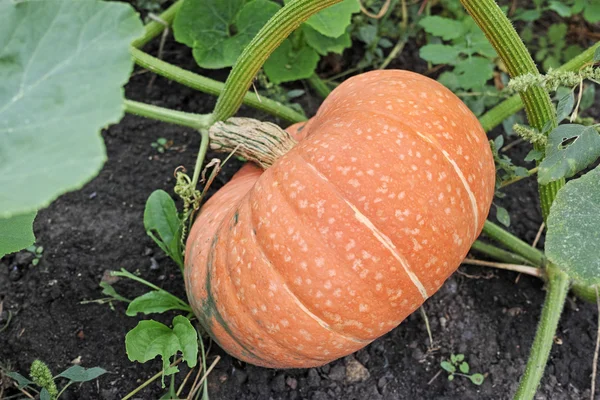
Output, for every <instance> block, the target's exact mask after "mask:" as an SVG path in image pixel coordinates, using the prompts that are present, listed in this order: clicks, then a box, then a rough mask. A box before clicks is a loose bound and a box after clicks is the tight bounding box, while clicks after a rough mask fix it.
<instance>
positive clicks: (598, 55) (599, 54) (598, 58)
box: [594, 47, 600, 62]
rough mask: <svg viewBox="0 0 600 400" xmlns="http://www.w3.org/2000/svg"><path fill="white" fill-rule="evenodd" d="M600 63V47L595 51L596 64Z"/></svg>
mask: <svg viewBox="0 0 600 400" xmlns="http://www.w3.org/2000/svg"><path fill="white" fill-rule="evenodd" d="M598 61H600V47H596V50H594V62H598Z"/></svg>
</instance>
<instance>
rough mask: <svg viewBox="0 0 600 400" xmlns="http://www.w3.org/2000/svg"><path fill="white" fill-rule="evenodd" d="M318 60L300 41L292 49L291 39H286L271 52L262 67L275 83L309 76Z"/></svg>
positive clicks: (314, 53)
mask: <svg viewBox="0 0 600 400" xmlns="http://www.w3.org/2000/svg"><path fill="white" fill-rule="evenodd" d="M318 62H319V55H318V54H317V52H316V51H315V50H313V49H312V48H311V47H308V46H306V45H305V43H304V42H302V47H301V48H300V49H298V50H294V49H293V47H292V41H291V40H290V39H286V40H284V41H283V43H282V44H281V46H279V47H278V48H277V49H275V51H274V52H273V53H272V54H271V56H270V57H269V59H268V60H267V61H266V62H265V64H264V66H263V68H264V70H265V74H267V76H268V77H269V79H270V80H271V82H273V83H275V84H279V83H283V82H291V81H296V80H298V79H306V78H309V77H310V76H311V75H312V74H313V72H314V71H315V69H316V68H317V63H318Z"/></svg>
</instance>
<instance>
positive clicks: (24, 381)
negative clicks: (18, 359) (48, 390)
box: [3, 371, 33, 389]
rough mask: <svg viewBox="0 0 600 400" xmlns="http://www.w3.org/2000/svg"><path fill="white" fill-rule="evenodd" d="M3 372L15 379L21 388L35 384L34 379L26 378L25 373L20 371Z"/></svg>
mask: <svg viewBox="0 0 600 400" xmlns="http://www.w3.org/2000/svg"><path fill="white" fill-rule="evenodd" d="M3 373H4V375H6V376H8V377H9V378H11V379H14V380H15V381H16V382H17V385H19V389H22V388H24V387H25V386H28V385H33V381H30V380H29V379H27V378H25V377H24V376H23V375H21V374H19V373H18V372H10V371H6V372H3Z"/></svg>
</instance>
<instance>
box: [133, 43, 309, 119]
mask: <svg viewBox="0 0 600 400" xmlns="http://www.w3.org/2000/svg"><path fill="white" fill-rule="evenodd" d="M130 50H131V55H132V56H133V59H134V61H135V63H136V64H137V65H139V66H140V67H142V68H145V69H147V70H150V71H152V72H154V73H156V74H158V75H161V76H164V77H165V78H168V79H171V80H173V81H175V82H178V83H181V84H182V85H184V86H187V87H190V88H192V89H195V90H199V91H201V92H204V93H208V94H211V95H214V96H219V95H220V94H221V93H222V92H223V90H224V89H225V84H224V83H223V82H219V81H216V80H214V79H210V78H206V77H204V76H202V75H198V74H195V73H193V72H190V71H187V70H185V69H183V68H179V67H177V66H175V65H173V64H169V63H167V62H165V61H162V60H160V59H158V58H156V57H153V56H151V55H149V54H147V53H144V52H143V51H141V50H138V49H136V48H135V47H132V48H131V49H130ZM242 101H243V103H244V104H246V105H249V106H250V107H253V108H255V109H257V110H260V111H264V112H267V113H269V114H271V115H273V116H275V117H279V118H281V119H284V120H286V121H289V122H301V121H306V117H305V116H304V115H302V114H300V113H299V112H297V111H294V110H292V109H291V108H289V107H286V106H284V105H283V104H281V103H279V102H277V101H274V100H271V99H267V98H264V97H260V98H259V97H258V96H257V95H256V94H255V93H253V92H245V93H244V95H243V98H242Z"/></svg>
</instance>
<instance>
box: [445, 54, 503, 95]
mask: <svg viewBox="0 0 600 400" xmlns="http://www.w3.org/2000/svg"><path fill="white" fill-rule="evenodd" d="M454 73H455V74H457V75H458V82H459V83H460V86H461V87H463V88H464V89H476V88H480V87H482V86H483V85H485V83H486V82H487V81H488V80H489V79H491V78H493V76H494V63H493V62H491V61H490V60H488V59H487V58H483V57H479V56H471V57H469V58H466V59H464V60H461V61H460V62H459V63H457V64H456V67H455V68H454Z"/></svg>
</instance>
